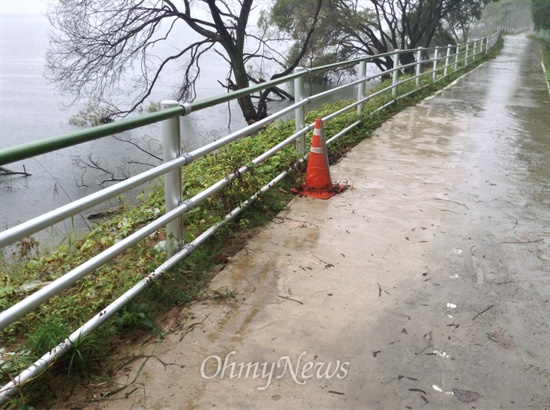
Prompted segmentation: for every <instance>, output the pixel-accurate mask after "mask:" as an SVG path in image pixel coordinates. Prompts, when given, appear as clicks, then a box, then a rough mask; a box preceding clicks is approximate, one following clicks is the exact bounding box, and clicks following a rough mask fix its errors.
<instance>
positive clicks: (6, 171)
mask: <svg viewBox="0 0 550 410" xmlns="http://www.w3.org/2000/svg"><path fill="white" fill-rule="evenodd" d="M0 173H1V174H3V175H23V176H26V177H30V176H31V175H32V174H29V173H28V172H27V170H26V169H25V165H23V172H19V171H12V170H11V169H7V168H4V167H0Z"/></svg>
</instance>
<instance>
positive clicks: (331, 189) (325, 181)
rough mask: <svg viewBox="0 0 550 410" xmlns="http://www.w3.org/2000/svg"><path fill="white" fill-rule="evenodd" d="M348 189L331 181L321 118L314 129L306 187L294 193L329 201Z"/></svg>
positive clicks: (293, 189) (294, 190)
mask: <svg viewBox="0 0 550 410" xmlns="http://www.w3.org/2000/svg"><path fill="white" fill-rule="evenodd" d="M346 188H347V185H345V184H333V183H332V181H331V179H330V170H329V167H328V155H327V148H326V144H325V136H324V131H323V121H322V120H321V118H317V120H316V121H315V127H314V128H313V137H312V139H311V149H310V152H309V160H308V163H307V170H306V179H305V182H304V185H303V186H301V187H296V188H292V192H294V193H296V194H300V195H305V196H309V197H313V198H319V199H329V198H330V197H332V196H334V195H336V194H338V193H340V192H343V191H344V190H345V189H346Z"/></svg>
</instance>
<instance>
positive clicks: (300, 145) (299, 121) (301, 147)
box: [294, 67, 306, 155]
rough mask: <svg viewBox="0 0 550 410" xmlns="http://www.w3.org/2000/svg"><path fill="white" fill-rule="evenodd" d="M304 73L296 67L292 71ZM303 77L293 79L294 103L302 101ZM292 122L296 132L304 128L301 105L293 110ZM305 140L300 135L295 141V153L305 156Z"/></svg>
mask: <svg viewBox="0 0 550 410" xmlns="http://www.w3.org/2000/svg"><path fill="white" fill-rule="evenodd" d="M302 71H304V68H302V67H296V68H295V69H294V72H295V73H300V72H302ZM304 95H305V92H304V76H303V75H301V76H299V77H296V78H295V79H294V101H296V102H299V101H302V100H303V99H304ZM294 120H295V129H296V131H300V130H302V129H303V128H304V127H305V122H306V116H305V108H304V106H303V105H301V106H300V107H298V108H296V109H295V110H294ZM305 141H306V139H305V135H301V136H300V137H299V138H298V139H297V140H296V151H298V153H299V154H302V155H303V154H305V153H306V142H305Z"/></svg>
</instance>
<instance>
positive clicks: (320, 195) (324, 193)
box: [291, 184, 349, 199]
mask: <svg viewBox="0 0 550 410" xmlns="http://www.w3.org/2000/svg"><path fill="white" fill-rule="evenodd" d="M348 186H349V185H346V184H334V185H332V186H330V187H328V188H323V189H315V188H306V187H305V186H301V187H295V188H291V191H292V192H294V193H295V194H298V195H303V196H309V197H311V198H317V199H329V198H332V197H333V196H334V195H336V194H339V193H342V192H344V191H345V190H346V189H347V188H348Z"/></svg>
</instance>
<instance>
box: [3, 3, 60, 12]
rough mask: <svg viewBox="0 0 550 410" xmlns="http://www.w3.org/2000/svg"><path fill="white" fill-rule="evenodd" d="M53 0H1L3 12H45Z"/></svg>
mask: <svg viewBox="0 0 550 410" xmlns="http://www.w3.org/2000/svg"><path fill="white" fill-rule="evenodd" d="M51 2H52V0H0V13H2V14H44V13H45V12H46V9H47V7H48V3H51Z"/></svg>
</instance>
